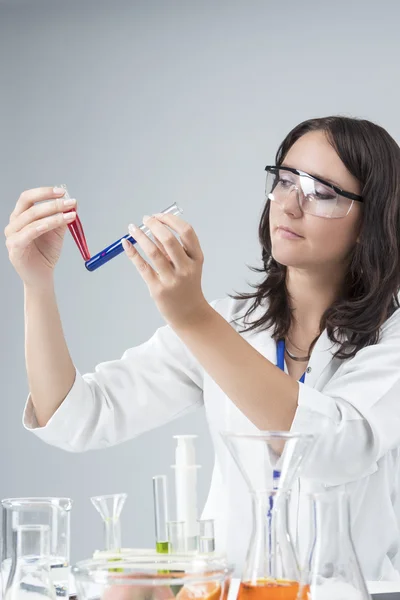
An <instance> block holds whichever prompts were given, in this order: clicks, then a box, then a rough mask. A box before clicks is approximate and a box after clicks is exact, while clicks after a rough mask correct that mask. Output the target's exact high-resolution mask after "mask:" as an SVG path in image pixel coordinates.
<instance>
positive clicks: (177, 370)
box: [24, 298, 400, 580]
mask: <svg viewBox="0 0 400 600" xmlns="http://www.w3.org/2000/svg"><path fill="white" fill-rule="evenodd" d="M248 302H249V301H236V300H232V299H230V298H226V299H223V300H219V301H216V302H215V303H212V306H213V307H214V308H215V310H217V311H218V312H219V313H220V314H221V315H222V316H223V317H224V318H225V319H226V320H228V321H230V320H231V319H232V318H233V317H237V316H238V315H242V314H243V313H244V312H245V309H246V307H248V306H249V304H248ZM262 310H265V309H263V308H262V307H259V309H258V310H257V312H256V316H259V315H260V314H261V311H262ZM253 318H254V316H253ZM233 326H234V327H236V328H237V327H238V326H236V325H233ZM242 335H244V338H245V339H246V340H247V341H248V342H249V343H250V344H251V345H252V346H254V347H255V348H256V349H257V350H258V351H259V352H260V353H261V354H262V355H264V356H265V357H266V358H268V359H269V360H270V361H271V362H273V363H274V364H276V345H275V342H274V341H273V340H272V338H271V336H270V334H269V332H268V331H264V332H250V333H246V334H242ZM334 351H335V347H333V346H332V343H331V342H330V341H329V339H328V337H327V335H326V332H323V333H322V335H321V337H320V338H319V340H318V342H317V343H316V345H315V347H314V349H313V351H312V356H311V359H310V362H309V369H308V371H309V372H308V373H307V376H306V381H305V384H299V397H298V408H297V411H296V415H295V418H294V421H293V425H292V431H299V432H313V433H315V432H317V433H320V432H321V431H324V434H323V436H321V437H320V439H319V442H318V445H317V447H316V448H315V451H314V453H313V455H312V456H311V458H310V460H309V461H308V463H307V467H306V468H305V470H304V472H303V474H302V477H301V479H300V489H301V491H304V490H307V491H310V490H311V491H319V490H323V489H324V488H329V487H333V486H338V487H339V488H340V489H346V490H347V491H348V492H350V495H351V517H352V531H353V538H354V541H355V546H356V551H357V553H358V557H359V559H360V563H361V566H362V569H363V572H364V575H365V577H366V578H367V579H370V580H378V579H400V497H399V491H400V482H399V476H400V457H399V452H400V310H397V311H396V312H395V313H394V314H393V315H392V316H391V317H390V319H388V320H387V321H386V323H385V324H384V325H383V327H382V335H381V339H380V341H379V343H378V344H376V345H374V346H369V347H367V348H364V349H362V350H360V351H359V352H358V354H357V356H356V357H355V358H353V359H350V360H345V361H340V360H338V359H335V358H333V357H332V354H333V353H334ZM275 401H276V402H279V398H276V399H275ZM203 405H204V407H205V411H206V416H207V420H208V424H209V428H210V432H211V436H212V440H213V443H214V448H215V466H214V471H213V475H212V482H211V487H210V491H209V496H208V499H207V502H206V506H205V508H204V512H203V517H204V518H207V517H208V518H214V519H215V522H216V544H217V550H220V551H227V553H228V557H229V558H230V559H231V560H232V561H234V562H235V563H236V565H237V566H238V567H239V568H240V566H241V565H242V564H243V560H244V556H245V552H246V549H247V545H248V541H249V538H250V531H251V510H250V500H249V495H248V492H247V488H246V486H245V483H244V481H243V480H242V478H241V476H240V474H239V473H238V471H237V468H236V466H235V464H234V462H233V461H232V459H231V457H230V455H229V454H228V451H227V449H226V447H225V445H224V443H223V441H222V440H221V436H220V434H219V432H220V431H222V430H234V431H237V432H247V433H250V432H256V431H257V428H256V427H255V426H254V425H253V424H252V423H251V422H250V421H249V420H248V419H247V417H246V416H245V415H244V414H243V413H242V412H241V411H240V410H239V409H238V408H237V407H236V406H235V405H234V404H233V402H231V400H230V399H229V398H228V397H227V396H226V395H225V394H224V392H223V391H222V390H221V389H220V388H219V387H218V385H217V384H216V383H215V382H214V381H213V380H212V379H211V377H210V376H209V375H208V374H207V373H206V372H205V371H204V369H203V368H202V367H201V365H200V364H199V363H198V361H197V360H196V359H195V358H194V357H193V355H192V354H191V353H190V352H189V351H188V350H187V348H186V347H185V345H184V344H183V343H182V341H181V340H180V339H179V338H178V337H177V335H176V334H175V333H174V332H173V331H172V329H171V328H170V327H168V326H165V327H161V328H160V329H158V330H157V331H156V333H155V334H154V335H153V337H152V338H151V339H150V340H149V341H147V342H146V343H144V344H141V345H139V346H137V347H134V348H130V349H129V350H127V351H126V352H125V353H124V355H123V356H122V358H121V359H118V360H113V361H110V362H104V363H101V364H99V365H97V366H96V368H95V372H93V373H90V374H85V375H83V376H82V375H81V374H80V373H79V372H78V371H77V372H76V380H75V383H74V385H73V387H72V389H71V391H70V392H69V394H68V396H67V397H66V399H65V400H64V402H63V404H62V405H61V406H60V408H59V409H58V410H57V412H56V413H55V414H54V415H53V417H52V418H51V419H50V421H49V422H48V424H47V425H46V426H45V427H43V428H40V427H38V425H37V421H36V418H35V414H34V410H33V406H32V403H31V401H30V399H29V398H28V402H27V406H26V408H25V413H24V425H25V427H27V428H28V429H31V430H33V431H34V432H35V434H36V435H37V436H38V437H40V438H41V439H42V440H43V441H45V442H47V443H49V444H52V445H54V446H57V447H59V448H62V449H65V450H68V451H72V452H80V451H84V450H90V449H95V448H106V447H108V446H112V445H114V444H118V443H121V442H124V441H125V440H128V439H130V438H133V437H134V436H137V435H139V434H140V433H142V432H144V431H147V430H149V429H152V428H155V427H157V426H159V425H162V424H164V423H166V422H167V421H171V420H172V419H174V418H176V417H179V416H180V415H183V414H185V413H187V412H189V411H191V410H193V409H194V408H196V407H200V406H203ZM295 488H296V486H295ZM296 489H297V488H296ZM296 496H297V498H296ZM302 497H303V494H300V495H297V494H296V493H294V494H293V500H292V504H293V502H296V503H297V502H299V504H297V505H296V506H297V508H296V509H295V510H294V512H297V511H300V512H299V514H300V515H303V516H301V519H300V521H301V524H303V525H304V523H307V519H306V518H304V514H305V513H302V511H304V510H305V509H304V502H303V500H301V499H302ZM299 498H300V501H299ZM292 510H293V506H292Z"/></svg>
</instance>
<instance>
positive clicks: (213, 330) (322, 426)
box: [5, 117, 400, 579]
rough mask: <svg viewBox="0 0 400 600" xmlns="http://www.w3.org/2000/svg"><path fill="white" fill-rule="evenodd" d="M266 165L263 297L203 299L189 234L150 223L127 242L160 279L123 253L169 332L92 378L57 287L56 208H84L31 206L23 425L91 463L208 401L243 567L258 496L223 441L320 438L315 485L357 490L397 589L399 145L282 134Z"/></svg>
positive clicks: (23, 215) (362, 126) (374, 561)
mask: <svg viewBox="0 0 400 600" xmlns="http://www.w3.org/2000/svg"><path fill="white" fill-rule="evenodd" d="M277 167H278V168H277ZM266 170H267V190H266V191H267V202H266V205H265V209H264V212H263V215H262V218H261V223H260V230H259V234H260V241H261V245H262V258H263V265H264V266H263V269H262V273H263V280H262V282H261V284H260V285H259V286H258V287H257V288H256V290H255V292H254V293H253V294H247V295H246V294H244V295H240V296H237V297H233V298H231V297H229V298H227V299H223V300H220V301H217V302H215V303H212V304H211V305H210V304H208V302H207V301H206V300H205V298H204V296H203V293H202V289H201V272H202V263H203V255H202V251H201V247H200V244H199V241H198V239H197V237H196V234H195V232H194V230H193V229H192V227H191V226H190V225H188V224H187V223H185V222H184V221H183V220H181V219H179V218H178V217H174V216H164V215H155V216H153V217H151V218H149V217H148V218H145V219H144V221H145V222H146V225H147V226H148V227H149V228H150V230H151V231H152V233H153V235H154V236H155V238H156V239H157V241H158V242H157V245H156V244H154V243H153V242H152V241H151V240H150V239H149V238H148V237H146V236H145V235H144V234H142V232H141V231H140V230H138V229H137V228H136V227H134V226H130V227H129V230H130V232H131V233H132V234H133V236H134V237H135V238H136V239H137V241H138V243H139V245H140V246H141V248H142V249H143V251H144V253H145V254H146V255H147V257H149V258H150V259H151V260H152V262H153V264H154V269H153V268H152V267H151V266H150V265H149V264H148V263H147V261H146V260H145V258H143V257H142V256H141V255H140V254H139V253H138V252H137V251H136V250H135V249H134V247H133V246H131V245H129V244H128V243H126V244H125V252H126V254H127V256H128V257H129V258H130V260H131V261H132V262H133V264H134V265H135V267H136V268H137V270H138V272H139V273H140V275H141V277H142V278H143V279H144V281H145V283H146V284H147V286H148V288H149V291H150V293H151V296H152V297H153V299H154V301H155V303H156V305H157V307H158V309H159V311H160V312H161V314H162V315H163V317H164V318H165V320H166V322H167V325H166V326H165V327H162V328H160V329H159V330H158V331H157V332H156V333H155V334H154V336H153V337H152V338H151V339H150V340H149V341H148V342H146V343H144V344H142V345H140V346H138V347H134V348H131V349H129V350H127V351H126V352H125V353H124V355H123V356H122V358H121V359H119V360H114V361H110V362H106V363H101V364H100V365H98V366H97V367H96V369H95V372H93V373H90V374H86V375H83V376H81V375H80V373H79V372H78V371H77V370H76V368H75V366H74V363H73V362H72V359H71V357H70V355H69V352H68V348H67V346H66V343H65V340H64V336H63V333H62V327H61V322H60V318H59V314H58V310H57V305H56V300H55V294H54V286H53V270H54V267H55V264H56V262H57V259H58V257H59V254H60V251H61V246H62V238H63V235H64V232H65V229H66V223H68V221H70V220H73V219H74V218H75V213H74V212H72V213H67V214H65V215H64V214H63V210H66V209H67V208H68V209H71V206H72V207H73V206H74V204H72V205H71V204H68V205H67V206H66V205H65V204H63V200H62V195H61V194H62V191H59V190H54V191H53V190H52V189H50V188H39V189H35V190H29V191H26V192H24V193H23V194H22V195H21V197H20V198H19V200H18V202H17V204H16V207H15V209H14V211H13V213H12V215H11V218H10V222H9V224H8V226H7V227H6V231H5V234H6V238H7V247H8V251H9V255H10V260H11V262H12V263H13V265H14V267H15V269H16V270H17V272H18V273H19V275H20V277H21V278H22V280H23V283H24V290H25V317H26V363H27V373H28V379H29V386H30V397H29V400H28V404H27V407H26V411H25V416H24V419H25V420H24V422H25V426H26V427H27V428H29V429H32V430H33V431H34V432H35V433H36V434H37V435H38V436H39V437H40V438H41V439H43V440H44V441H46V442H48V443H50V444H54V445H56V446H58V447H60V448H64V449H65V450H70V451H83V450H87V449H93V448H103V447H107V446H110V445H113V444H117V443H120V442H123V441H125V440H127V439H129V438H132V437H133V436H136V435H138V434H139V433H141V432H143V431H145V430H148V429H149V428H152V427H156V426H159V425H161V424H163V423H165V422H167V421H169V420H171V419H173V418H175V417H177V416H180V415H182V414H183V413H185V412H187V411H189V410H191V409H193V408H195V407H197V406H202V405H203V404H204V406H205V410H206V415H207V419H208V423H209V427H210V431H211V435H212V439H213V442H214V446H215V451H216V462H215V468H214V472H213V477H212V484H211V489H210V494H209V497H208V501H207V504H206V508H205V511H204V515H205V516H209V517H213V518H214V519H215V520H216V538H217V547H219V548H221V549H222V548H227V549H229V553H230V557H231V558H232V559H233V560H234V561H235V562H236V563H238V564H241V562H242V560H243V556H244V553H245V549H246V542H247V540H248V539H249V535H250V531H249V527H250V523H249V510H248V506H249V505H248V494H247V491H246V488H245V485H244V483H243V482H242V481H241V480H240V478H238V476H237V472H236V469H235V468H234V467H232V460H231V459H230V457H229V456H228V455H227V451H226V450H225V448H224V445H223V443H222V441H221V439H220V435H219V432H220V431H221V430H227V429H230V430H231V429H233V430H236V431H246V432H256V431H257V430H258V429H261V430H293V431H300V432H321V431H324V435H323V436H322V437H321V438H320V439H319V441H318V443H317V447H316V449H315V452H314V454H313V456H312V458H311V459H310V461H309V462H308V465H307V468H306V469H305V472H304V477H302V481H303V482H304V485H305V486H306V487H307V489H311V490H319V489H323V488H327V487H330V486H343V488H344V489H347V490H348V491H349V492H350V494H351V510H352V527H353V535H354V538H355V544H356V549H357V552H358V555H359V558H360V561H361V564H362V568H363V571H364V575H365V577H366V578H368V579H379V578H383V579H392V578H398V577H400V552H399V550H400V549H399V545H400V529H399V520H400V507H399V499H398V497H399V482H398V473H400V462H399V461H400V458H399V448H400V310H398V308H399V304H398V300H397V295H398V293H399V288H400V269H399V256H400V149H399V147H398V145H397V144H396V143H395V141H394V140H393V139H392V138H391V137H390V136H389V134H388V133H387V132H386V131H385V130H383V129H382V128H381V127H379V126H377V125H375V124H373V123H370V122H368V121H364V120H356V119H350V118H343V117H328V118H322V119H313V120H310V121H306V122H304V123H301V124H300V125H298V126H297V127H295V128H294V129H293V130H292V131H291V132H290V133H289V134H288V136H287V137H286V139H285V140H284V141H283V143H282V145H281V146H280V148H279V150H278V153H277V156H276V165H274V166H272V167H267V169H266ZM39 200H51V201H49V202H44V203H43V202H42V203H40V204H35V203H36V202H37V201H39ZM170 229H172V230H173V231H175V232H176V233H177V234H178V235H179V237H180V240H181V244H180V243H179V242H178V241H177V240H176V238H175V236H174V235H173V234H172V233H171V231H170ZM283 342H284V343H285V363H284V364H281V367H282V368H281V369H280V368H279V367H278V366H276V363H277V345H279V347H280V348H282V347H283V346H282V344H283ZM304 377H305V382H304ZM299 379H300V382H299ZM300 505H301V503H300ZM299 509H300V510H301V506H300V508H299Z"/></svg>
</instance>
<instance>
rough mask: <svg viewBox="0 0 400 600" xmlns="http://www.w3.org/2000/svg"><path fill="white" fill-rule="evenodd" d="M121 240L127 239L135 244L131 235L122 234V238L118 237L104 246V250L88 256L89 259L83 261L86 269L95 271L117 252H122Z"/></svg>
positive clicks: (116, 254)
mask: <svg viewBox="0 0 400 600" xmlns="http://www.w3.org/2000/svg"><path fill="white" fill-rule="evenodd" d="M122 240H128V242H130V243H131V244H136V240H135V239H134V238H133V237H132V236H131V235H129V234H127V235H124V236H123V237H122V238H120V239H119V240H117V241H116V242H114V243H113V244H111V245H110V246H107V248H104V250H101V252H98V253H97V254H95V255H94V256H92V257H91V258H89V260H87V261H86V262H85V267H86V268H87V270H88V271H95V270H96V269H98V268H99V267H101V266H102V265H104V264H105V263H106V262H108V261H109V260H111V259H112V258H114V257H115V256H118V254H122V252H123V251H124V248H123V246H122Z"/></svg>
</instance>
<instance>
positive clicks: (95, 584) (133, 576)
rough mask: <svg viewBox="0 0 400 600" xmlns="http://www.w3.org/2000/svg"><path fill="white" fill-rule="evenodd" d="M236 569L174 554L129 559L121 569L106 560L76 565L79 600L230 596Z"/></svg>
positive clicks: (192, 599) (207, 599)
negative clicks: (115, 567)
mask: <svg viewBox="0 0 400 600" xmlns="http://www.w3.org/2000/svg"><path fill="white" fill-rule="evenodd" d="M232 572H233V569H232V567H231V566H230V565H228V564H227V563H226V562H225V561H216V560H206V559H204V558H202V557H199V556H196V555H192V556H188V555H186V556H179V555H173V554H155V555H154V558H149V557H147V558H138V559H134V558H130V559H126V560H123V561H121V562H119V563H118V571H117V572H116V571H111V570H110V564H109V563H108V562H107V561H103V560H100V561H93V560H89V561H83V562H80V563H78V564H77V565H76V566H75V567H73V569H72V573H73V576H74V578H75V583H76V588H77V592H78V597H79V600H92V599H93V598H96V599H99V600H131V599H132V598H133V599H135V600H174V599H175V598H178V599H179V600H226V598H227V595H228V591H229V584H230V581H231V577H232Z"/></svg>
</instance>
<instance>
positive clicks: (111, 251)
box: [85, 202, 183, 271]
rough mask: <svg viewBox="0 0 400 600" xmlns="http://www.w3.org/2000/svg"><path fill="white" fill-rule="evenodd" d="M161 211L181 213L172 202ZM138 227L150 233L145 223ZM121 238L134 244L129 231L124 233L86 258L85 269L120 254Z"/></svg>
mask: <svg viewBox="0 0 400 600" xmlns="http://www.w3.org/2000/svg"><path fill="white" fill-rule="evenodd" d="M161 212H162V214H164V215H167V214H170V215H180V214H182V213H183V210H182V209H181V208H179V206H178V205H177V204H176V203H175V202H174V204H171V206H168V208H166V209H164V210H163V211H161ZM139 229H140V230H141V231H143V233H145V234H146V235H150V234H151V232H150V229H149V228H148V227H146V225H140V227H139ZM123 239H126V240H128V241H129V242H130V243H131V244H136V240H135V239H134V238H133V237H132V236H131V235H130V234H129V233H128V234H126V235H124V236H123V237H122V238H120V239H119V240H117V241H116V242H114V243H113V244H111V245H110V246H107V248H104V250H101V252H98V253H97V254H95V255H94V256H92V257H91V258H90V259H89V260H87V261H86V262H85V267H86V268H87V270H88V271H95V270H96V269H98V268H99V267H101V266H102V265H104V264H105V263H106V262H108V261H109V260H111V259H112V258H114V257H115V256H118V254H121V253H122V252H123V251H124V248H123V246H122V240H123Z"/></svg>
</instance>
